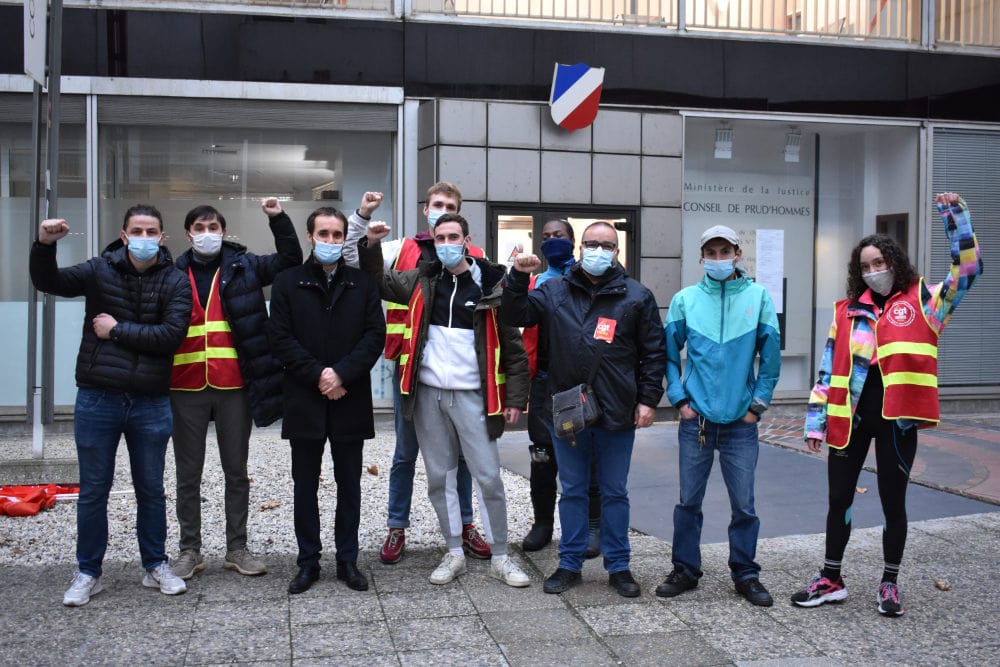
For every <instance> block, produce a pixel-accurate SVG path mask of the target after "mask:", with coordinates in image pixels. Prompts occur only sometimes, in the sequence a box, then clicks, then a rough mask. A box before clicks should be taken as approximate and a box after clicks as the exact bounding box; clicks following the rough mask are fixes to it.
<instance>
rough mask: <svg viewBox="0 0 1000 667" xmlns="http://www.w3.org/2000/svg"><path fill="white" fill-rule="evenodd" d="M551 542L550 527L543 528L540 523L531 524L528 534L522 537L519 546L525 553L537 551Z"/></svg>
mask: <svg viewBox="0 0 1000 667" xmlns="http://www.w3.org/2000/svg"><path fill="white" fill-rule="evenodd" d="M551 541H552V526H543V525H542V524H540V523H536V524H533V525H532V526H531V530H529V531H528V534H527V535H525V536H524V541H523V542H521V546H522V547H523V548H524V550H525V551H538V550H539V549H542V548H544V547H545V546H547V545H548V544H549V542H551Z"/></svg>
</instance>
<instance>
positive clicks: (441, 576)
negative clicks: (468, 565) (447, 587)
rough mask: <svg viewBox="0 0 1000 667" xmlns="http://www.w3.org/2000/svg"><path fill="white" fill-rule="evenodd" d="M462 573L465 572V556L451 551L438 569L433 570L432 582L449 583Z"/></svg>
mask: <svg viewBox="0 0 1000 667" xmlns="http://www.w3.org/2000/svg"><path fill="white" fill-rule="evenodd" d="M460 574H465V556H456V555H455V554H453V553H452V552H450V551H449V552H448V553H446V554H445V555H444V558H443V559H442V560H441V564H440V565H438V566H437V569H435V570H434V571H433V572H431V583H432V584H447V583H448V582H450V581H452V580H453V579H454V578H455V577H457V576H458V575H460Z"/></svg>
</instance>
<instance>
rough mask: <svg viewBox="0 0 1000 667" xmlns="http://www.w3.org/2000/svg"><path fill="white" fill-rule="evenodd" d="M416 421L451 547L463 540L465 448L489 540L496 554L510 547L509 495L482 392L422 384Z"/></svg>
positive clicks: (429, 490) (443, 531) (430, 487)
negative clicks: (460, 488) (461, 462)
mask: <svg viewBox="0 0 1000 667" xmlns="http://www.w3.org/2000/svg"><path fill="white" fill-rule="evenodd" d="M413 426H414V428H415V429H416V431H417V441H418V442H419V443H420V453H421V454H423V457H424V468H425V469H426V471H427V496H428V497H429V498H430V501H431V505H433V506H434V511H435V512H437V515H438V522H439V523H440V524H441V534H442V535H444V541H445V544H447V546H448V548H449V549H453V548H456V547H460V546H462V513H461V511H460V510H459V506H458V492H457V485H456V479H457V474H458V454H459V451H461V453H462V456H463V457H465V463H466V464H467V465H468V466H469V472H470V473H472V482H473V484H474V485H475V489H476V495H477V496H478V497H479V512H480V515H481V517H482V520H483V533H484V534H485V537H486V541H487V542H489V543H490V546H491V547H492V551H493V554H494V555H497V556H502V555H503V554H505V553H507V496H506V494H505V493H504V489H503V480H502V479H501V478H500V454H499V453H498V452H497V443H496V441H495V440H490V436H489V433H488V432H487V430H486V417H485V411H484V410H483V397H482V393H481V392H479V391H474V390H454V389H438V388H437V387H430V386H428V385H425V384H420V385H419V386H418V388H417V395H416V403H415V406H414V412H413Z"/></svg>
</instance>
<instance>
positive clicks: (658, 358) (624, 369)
mask: <svg viewBox="0 0 1000 667" xmlns="http://www.w3.org/2000/svg"><path fill="white" fill-rule="evenodd" d="M502 310H503V318H504V320H505V322H506V323H507V324H510V325H514V326H532V325H535V324H540V325H541V327H539V335H540V336H545V344H546V345H547V346H548V354H549V391H550V393H555V392H557V391H562V390H564V389H569V388H571V387H573V386H574V385H577V384H580V383H581V382H587V381H588V379H589V376H590V373H591V371H592V370H593V368H594V364H595V362H597V361H598V355H600V361H599V363H600V366H599V367H598V370H597V375H596V377H595V379H594V382H593V386H594V392H595V393H596V394H597V400H598V402H599V403H600V404H601V408H602V410H603V416H602V417H601V421H599V422H598V423H597V426H598V427H599V428H605V429H609V430H625V429H630V428H634V420H635V408H636V404H637V403H642V404H643V405H646V406H649V407H651V408H655V407H656V406H657V404H658V403H659V402H660V398H662V397H663V376H664V375H665V373H666V367H667V352H666V338H665V337H664V334H663V325H662V324H661V323H660V313H659V310H658V308H657V305H656V299H655V298H654V297H653V293H652V292H650V291H649V290H648V289H647V288H646V287H644V286H643V285H642V284H640V283H638V282H636V281H635V280H633V279H631V278H629V277H628V276H627V275H626V274H625V271H624V270H623V269H622V268H621V266H619V265H617V264H616V265H615V266H612V267H611V268H610V269H608V272H607V273H606V274H605V275H604V276H602V279H601V281H600V282H599V283H597V284H596V285H595V284H593V283H591V282H590V279H589V278H588V277H587V276H586V275H585V274H584V272H583V269H581V268H580V265H579V264H577V265H576V266H574V267H573V268H572V269H571V270H570V272H569V273H567V274H566V275H565V276H563V277H561V278H552V279H550V280H547V281H545V283H543V284H542V286H541V287H539V288H538V289H534V290H531V291H530V292H529V291H528V275H527V274H526V273H522V272H520V271H511V272H510V273H509V274H508V275H507V282H506V285H505V288H504V293H503V308H502ZM599 318H605V319H607V320H614V322H615V330H614V339H613V341H612V342H611V343H610V344H609V343H606V342H603V341H600V340H596V339H595V337H594V336H595V333H596V329H597V323H598V319H599ZM539 343H540V344H541V341H540V342H539Z"/></svg>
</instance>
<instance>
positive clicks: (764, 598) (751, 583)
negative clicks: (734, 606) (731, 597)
mask: <svg viewBox="0 0 1000 667" xmlns="http://www.w3.org/2000/svg"><path fill="white" fill-rule="evenodd" d="M736 592H737V593H739V594H740V595H742V596H743V597H745V598H746V599H747V600H748V601H749V602H750V604H755V605H757V606H758V607H770V606H771V605H772V604H774V600H773V599H772V598H771V594H770V593H768V592H767V589H766V588H764V584H762V583H760V579H758V578H757V577H753V578H751V579H744V580H743V581H737V582H736Z"/></svg>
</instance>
